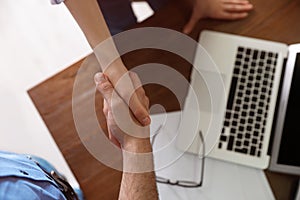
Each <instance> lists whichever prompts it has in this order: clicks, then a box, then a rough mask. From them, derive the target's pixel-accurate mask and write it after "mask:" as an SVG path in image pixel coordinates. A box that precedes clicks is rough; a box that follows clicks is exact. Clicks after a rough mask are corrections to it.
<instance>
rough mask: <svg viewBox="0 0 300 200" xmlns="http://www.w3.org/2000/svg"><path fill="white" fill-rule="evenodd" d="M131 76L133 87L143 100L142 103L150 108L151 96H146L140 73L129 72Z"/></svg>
mask: <svg viewBox="0 0 300 200" xmlns="http://www.w3.org/2000/svg"><path fill="white" fill-rule="evenodd" d="M129 76H130V78H131V81H132V84H133V87H134V88H135V90H136V94H137V96H138V98H139V99H140V100H141V103H142V104H143V105H144V107H145V108H146V109H147V110H149V103H150V102H149V98H148V97H147V96H146V93H145V90H144V89H143V87H142V83H141V80H140V78H139V77H138V75H137V74H136V73H134V72H129Z"/></svg>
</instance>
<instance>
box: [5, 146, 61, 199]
mask: <svg viewBox="0 0 300 200" xmlns="http://www.w3.org/2000/svg"><path fill="white" fill-rule="evenodd" d="M0 199H5V200H14V199H16V200H17V199H22V200H27V199H28V200H29V199H30V200H32V199H43V200H44V199H45V200H48V199H49V200H50V199H56V200H64V199H66V198H65V197H64V195H63V193H62V192H61V191H60V190H59V189H58V186H57V184H56V183H55V181H54V180H53V179H52V178H51V177H50V176H48V175H47V174H46V173H44V172H43V171H42V170H41V169H40V168H39V167H38V166H37V165H36V163H35V162H34V161H33V160H31V159H29V158H28V157H26V156H25V155H19V154H14V153H9V152H3V151H0Z"/></svg>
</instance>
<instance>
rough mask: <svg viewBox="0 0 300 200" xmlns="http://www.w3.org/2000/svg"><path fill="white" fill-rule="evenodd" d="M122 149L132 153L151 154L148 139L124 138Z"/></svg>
mask: <svg viewBox="0 0 300 200" xmlns="http://www.w3.org/2000/svg"><path fill="white" fill-rule="evenodd" d="M122 148H123V149H124V150H125V151H128V152H132V153H149V152H152V145H151V143H150V139H149V138H135V137H132V136H129V137H125V138H124V141H123V145H122Z"/></svg>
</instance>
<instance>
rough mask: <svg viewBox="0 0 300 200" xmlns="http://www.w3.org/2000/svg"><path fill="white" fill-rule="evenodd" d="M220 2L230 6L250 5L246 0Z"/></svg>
mask: <svg viewBox="0 0 300 200" xmlns="http://www.w3.org/2000/svg"><path fill="white" fill-rule="evenodd" d="M222 2H223V3H230V4H250V3H249V1H248V0H222Z"/></svg>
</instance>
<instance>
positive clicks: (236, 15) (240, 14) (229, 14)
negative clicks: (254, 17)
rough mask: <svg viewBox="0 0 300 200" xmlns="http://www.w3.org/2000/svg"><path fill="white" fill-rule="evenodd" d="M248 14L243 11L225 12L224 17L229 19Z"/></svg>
mask: <svg viewBox="0 0 300 200" xmlns="http://www.w3.org/2000/svg"><path fill="white" fill-rule="evenodd" d="M247 16H248V13H247V12H242V13H235V12H224V13H223V19H228V20H236V19H242V18H245V17H247Z"/></svg>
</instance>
